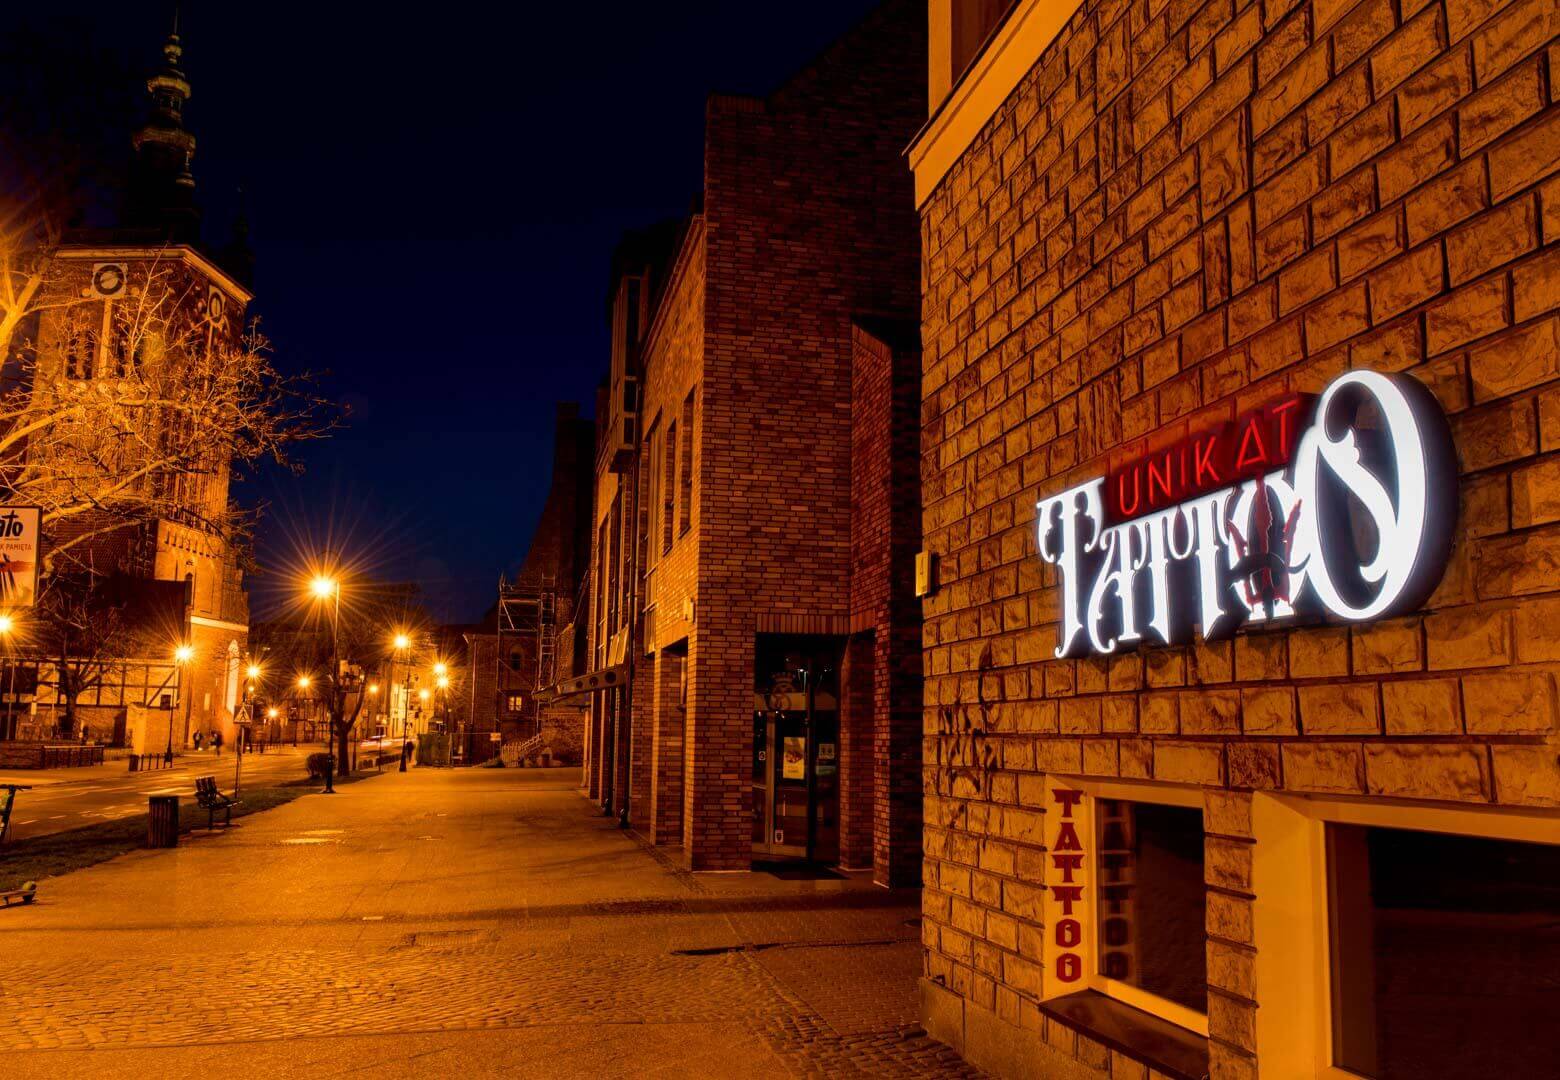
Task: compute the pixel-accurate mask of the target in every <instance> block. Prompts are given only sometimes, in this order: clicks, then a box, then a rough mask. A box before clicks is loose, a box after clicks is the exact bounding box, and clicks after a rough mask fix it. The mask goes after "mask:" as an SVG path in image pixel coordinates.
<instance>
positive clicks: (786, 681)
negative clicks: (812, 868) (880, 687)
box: [752, 637, 839, 862]
mask: <svg viewBox="0 0 1560 1080" xmlns="http://www.w3.org/2000/svg"><path fill="white" fill-rule="evenodd" d="M759 642H760V644H759V649H758V660H759V663H758V665H757V670H756V676H757V678H756V680H755V682H756V686H755V693H754V697H753V775H752V790H753V850H754V852H755V853H756V854H766V855H778V856H782V857H788V858H799V859H812V860H821V861H826V862H836V861H838V859H839V701H838V680H839V672H838V666H839V665H838V652H839V645H838V643H837V642H836V641H835V640H834V639H831V638H767V637H761V638H760V639H759Z"/></svg>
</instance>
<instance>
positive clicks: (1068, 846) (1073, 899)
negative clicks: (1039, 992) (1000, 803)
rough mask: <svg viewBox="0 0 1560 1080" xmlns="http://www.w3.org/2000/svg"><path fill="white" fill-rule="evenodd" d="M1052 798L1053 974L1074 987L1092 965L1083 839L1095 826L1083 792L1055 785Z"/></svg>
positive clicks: (1086, 872)
mask: <svg viewBox="0 0 1560 1080" xmlns="http://www.w3.org/2000/svg"><path fill="white" fill-rule="evenodd" d="M1051 799H1052V801H1053V802H1055V803H1056V806H1055V808H1054V809H1053V811H1052V812H1051V813H1049V814H1047V815H1046V817H1047V818H1055V824H1054V826H1052V828H1053V829H1054V832H1052V834H1051V835H1049V836H1047V837H1046V840H1047V844H1046V847H1047V849H1048V851H1049V854H1050V858H1051V871H1052V874H1051V878H1050V884H1049V888H1048V890H1047V891H1048V893H1049V895H1050V904H1051V905H1052V908H1053V910H1052V911H1051V913H1050V916H1051V917H1050V919H1049V920H1048V921H1049V922H1050V924H1051V925H1052V926H1053V927H1055V929H1054V930H1053V931H1052V933H1053V934H1054V935H1055V936H1054V938H1053V939H1052V943H1053V944H1054V945H1055V946H1056V948H1055V950H1054V951H1055V962H1054V963H1053V965H1052V967H1051V975H1052V976H1053V977H1054V978H1055V979H1056V981H1057V982H1058V983H1059V984H1061V985H1062V986H1063V987H1065V988H1067V989H1073V987H1071V986H1070V984H1072V983H1076V982H1077V981H1078V980H1080V979H1082V978H1083V976H1084V972H1086V971H1087V970H1088V968H1089V965H1088V964H1087V962H1086V958H1085V954H1086V952H1087V951H1088V948H1089V940H1088V935H1087V934H1085V932H1084V920H1085V919H1086V918H1087V917H1088V913H1089V906H1090V905H1091V904H1093V903H1094V898H1093V897H1092V896H1091V897H1085V896H1084V890H1085V889H1086V888H1087V884H1088V883H1087V877H1088V863H1087V861H1086V859H1085V856H1086V855H1087V852H1085V851H1084V847H1083V841H1084V837H1092V835H1093V830H1092V829H1090V828H1089V825H1088V817H1087V815H1086V814H1085V813H1083V811H1082V806H1081V804H1082V803H1083V792H1081V791H1074V790H1073V789H1071V788H1063V787H1056V788H1052V789H1051ZM1048 831H1049V830H1048Z"/></svg>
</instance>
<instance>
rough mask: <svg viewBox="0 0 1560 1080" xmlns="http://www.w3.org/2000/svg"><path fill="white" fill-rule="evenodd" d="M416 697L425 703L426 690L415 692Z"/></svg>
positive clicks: (426, 697) (426, 698)
mask: <svg viewBox="0 0 1560 1080" xmlns="http://www.w3.org/2000/svg"><path fill="white" fill-rule="evenodd" d="M417 697H418V699H419V700H421V701H427V700H428V691H426V690H419V691H417Z"/></svg>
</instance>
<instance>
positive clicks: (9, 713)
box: [0, 612, 16, 739]
mask: <svg viewBox="0 0 1560 1080" xmlns="http://www.w3.org/2000/svg"><path fill="white" fill-rule="evenodd" d="M15 629H16V620H14V619H12V618H11V616H10V614H9V613H7V612H0V638H3V639H4V641H5V665H6V667H8V668H10V673H9V674H10V686H9V688H8V689H7V690H6V693H5V737H6V738H7V739H14V738H16V732H15V731H13V730H11V729H12V728H13V727H15V726H16V713H15V709H16V702H15V698H16V661H15V660H14V659H13V658H12V657H11V633H12V631H14V630H15Z"/></svg>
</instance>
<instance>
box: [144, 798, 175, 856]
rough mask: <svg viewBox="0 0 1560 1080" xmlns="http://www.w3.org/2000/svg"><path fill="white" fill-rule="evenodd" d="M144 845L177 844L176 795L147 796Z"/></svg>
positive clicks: (163, 845) (169, 845) (171, 845)
mask: <svg viewBox="0 0 1560 1080" xmlns="http://www.w3.org/2000/svg"><path fill="white" fill-rule="evenodd" d="M146 802H147V815H146V846H147V847H153V848H159V847H178V846H179V797H178V796H177V795H150V796H148V797H147V800H146Z"/></svg>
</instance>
